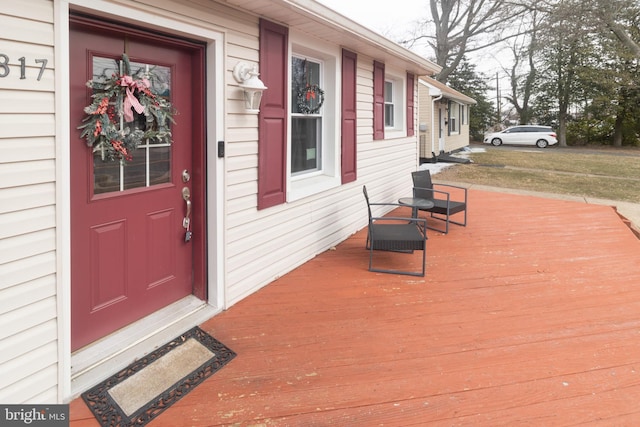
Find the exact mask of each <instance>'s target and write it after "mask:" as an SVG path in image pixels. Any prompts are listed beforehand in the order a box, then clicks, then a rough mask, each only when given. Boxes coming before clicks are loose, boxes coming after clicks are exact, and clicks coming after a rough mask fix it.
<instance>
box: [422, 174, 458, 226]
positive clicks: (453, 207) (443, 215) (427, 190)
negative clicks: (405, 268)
mask: <svg viewBox="0 0 640 427" xmlns="http://www.w3.org/2000/svg"><path fill="white" fill-rule="evenodd" d="M411 178H413V197H417V198H421V199H429V200H433V203H434V205H433V207H432V208H428V209H420V210H423V211H426V212H430V213H431V217H432V218H435V219H439V220H441V221H444V223H445V225H444V230H442V229H439V228H434V227H428V228H429V229H430V230H435V231H439V232H441V233H445V234H447V233H448V232H449V223H452V224H457V225H462V226H463V227H466V225H467V189H466V188H464V187H459V186H457V185H450V184H435V186H437V187H436V188H434V184H433V182H432V181H431V173H430V172H429V170H428V169H425V170H421V171H416V172H412V173H411ZM440 187H444V189H447V188H452V189H459V190H462V191H463V193H464V199H463V200H451V194H450V192H447V191H442V190H439V189H437V188H440ZM459 212H463V213H464V220H463V221H462V222H460V221H454V220H452V219H451V215H455V214H457V213H459Z"/></svg>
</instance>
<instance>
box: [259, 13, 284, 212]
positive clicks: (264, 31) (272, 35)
mask: <svg viewBox="0 0 640 427" xmlns="http://www.w3.org/2000/svg"><path fill="white" fill-rule="evenodd" d="M288 35H289V32H288V29H287V28H286V27H283V26H280V25H277V24H274V23H273V22H269V21H266V20H263V19H261V20H260V79H261V80H262V81H263V82H264V84H265V86H267V90H265V91H264V93H263V94H262V103H261V105H260V113H259V115H258V209H264V208H268V207H271V206H275V205H279V204H282V203H284V202H285V200H286V190H287V189H286V185H287V177H286V172H287V167H286V161H287V93H286V88H287V81H288V79H289V77H288V72H287V71H288V67H287V54H288Z"/></svg>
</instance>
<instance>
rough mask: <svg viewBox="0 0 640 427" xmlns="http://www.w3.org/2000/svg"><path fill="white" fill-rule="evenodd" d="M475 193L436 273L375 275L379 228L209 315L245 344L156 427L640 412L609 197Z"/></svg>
mask: <svg viewBox="0 0 640 427" xmlns="http://www.w3.org/2000/svg"><path fill="white" fill-rule="evenodd" d="M469 198H470V202H469V205H470V211H469V224H468V226H467V227H459V226H455V225H453V226H451V229H450V232H449V234H447V235H443V234H439V233H435V232H430V233H429V241H428V250H427V276H426V277H425V278H421V277H418V278H416V277H410V276H400V275H388V274H376V273H370V272H368V271H367V266H368V252H367V251H366V250H365V249H364V244H365V232H364V230H363V231H360V232H358V233H357V234H355V235H354V236H352V237H351V238H349V239H348V240H347V241H345V242H343V243H342V244H340V245H338V246H337V247H336V249H335V250H332V251H327V252H325V253H323V254H320V255H319V256H317V257H316V258H314V259H313V260H311V261H309V262H307V263H306V264H305V265H303V266H301V267H300V268H298V269H296V270H295V271H293V272H291V273H290V274H287V275H286V276H283V277H282V278H280V279H278V280H276V281H275V282H273V283H272V284H270V285H269V286H267V287H265V288H263V289H262V290H260V291H258V292H257V293H255V294H253V295H251V296H249V297H248V298H246V299H244V300H242V301H240V302H239V303H237V304H236V305H234V306H233V307H231V308H230V309H229V310H227V311H226V312H224V313H221V314H220V315H218V316H216V317H214V318H213V319H211V320H209V321H207V322H205V323H204V324H203V325H201V327H202V328H203V329H205V330H206V331H208V332H209V333H211V334H212V335H213V336H215V337H216V338H217V339H219V340H220V341H222V342H223V343H225V344H226V345H228V346H229V347H230V348H232V349H233V350H234V351H235V352H236V353H237V354H238V356H237V357H236V358H235V359H234V360H233V361H232V362H231V363H229V364H228V365H227V366H225V367H224V368H223V369H222V370H221V371H219V372H217V373H216V374H215V375H214V376H212V377H211V378H209V379H208V380H206V381H205V382H204V383H203V384H201V385H200V386H198V387H197V388H196V389H195V390H193V391H192V392H191V393H190V394H188V395H187V396H186V397H184V398H183V399H182V400H180V401H179V402H178V403H176V404H174V405H173V406H172V407H170V408H169V409H168V410H167V411H166V412H164V413H163V414H161V416H160V417H159V418H158V419H156V420H155V421H153V422H152V423H151V424H150V425H152V426H182V425H189V426H214V425H246V426H249V425H264V426H270V425H282V426H326V425H349V426H371V425H391V426H424V425H433V426H439V425H442V426H445V425H446V426H451V425H470V426H483V425H486V426H496V425H509V426H512V425H545V426H556V425H557V426H573V425H585V424H590V425H595V426H597V425H637V424H638V423H640V406H638V404H637V402H639V401H640V339H639V338H640V336H639V335H640V318H639V317H638V316H637V313H640V286H638V285H640V271H639V270H638V267H637V266H638V265H639V264H640V241H639V240H638V239H637V238H636V236H635V235H634V234H633V233H632V232H631V231H630V230H629V228H628V227H627V226H626V225H625V224H624V223H623V221H622V220H621V219H620V218H619V217H618V215H617V214H616V213H615V211H614V209H612V208H611V207H607V206H599V205H588V204H584V203H577V202H568V201H563V200H552V199H543V198H537V197H531V196H518V195H513V194H503V193H493V192H486V191H480V190H470V191H469ZM362 208H363V215H365V214H366V211H365V205H364V201H363V207H362ZM402 209H404V208H402ZM376 255H378V253H376ZM383 255H384V256H385V257H387V258H388V261H389V262H394V263H397V264H398V265H400V266H402V268H406V267H407V265H409V264H411V266H412V267H415V268H416V269H417V268H419V265H420V261H421V254H420V253H419V252H416V253H414V254H412V255H408V254H398V253H390V254H383ZM87 412H88V411H87V410H86V407H84V404H83V403H82V402H81V401H74V402H73V403H72V406H71V418H72V423H71V425H72V426H93V425H97V424H92V420H90V417H89V416H87ZM89 415H90V414H89Z"/></svg>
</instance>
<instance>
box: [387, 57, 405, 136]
mask: <svg viewBox="0 0 640 427" xmlns="http://www.w3.org/2000/svg"><path fill="white" fill-rule="evenodd" d="M406 85H407V82H406V77H400V76H398V75H397V74H394V73H393V71H392V70H390V67H387V68H386V69H385V80H384V131H385V138H389V137H391V138H393V137H399V136H405V135H406V130H407V129H406V120H405V114H406V87H407V86H406Z"/></svg>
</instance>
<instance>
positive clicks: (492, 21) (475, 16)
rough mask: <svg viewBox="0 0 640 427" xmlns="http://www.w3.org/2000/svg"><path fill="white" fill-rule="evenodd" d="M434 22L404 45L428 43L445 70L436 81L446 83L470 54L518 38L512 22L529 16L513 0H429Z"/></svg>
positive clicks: (422, 25) (421, 26)
mask: <svg viewBox="0 0 640 427" xmlns="http://www.w3.org/2000/svg"><path fill="white" fill-rule="evenodd" d="M429 10H430V13H431V17H430V19H426V20H424V21H423V22H421V23H420V24H419V26H418V27H417V30H416V32H415V33H414V35H413V36H412V37H410V38H408V39H407V40H404V41H403V42H402V43H403V44H405V45H407V46H408V47H412V46H413V45H414V44H415V43H416V42H417V41H418V40H425V39H426V40H427V43H428V44H429V46H430V47H431V48H432V49H433V51H434V54H435V62H436V63H437V64H438V65H440V66H441V67H442V71H441V72H440V73H439V74H438V75H437V76H436V79H437V80H438V81H440V82H442V83H446V82H447V80H448V78H449V76H450V75H451V73H452V72H453V71H454V70H455V69H456V68H457V67H458V65H459V64H460V62H461V61H462V59H463V58H464V57H465V55H467V54H468V53H470V52H475V51H478V50H481V49H484V48H486V47H488V46H493V45H495V44H497V43H499V42H500V41H502V40H507V39H509V38H512V37H515V36H516V35H517V34H514V33H513V32H512V31H507V29H508V28H509V26H510V23H511V22H513V21H514V20H517V19H519V17H520V16H521V15H522V14H524V13H525V11H526V9H525V7H523V6H522V5H521V4H520V3H519V2H518V3H516V4H514V3H511V1H509V0H429Z"/></svg>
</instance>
